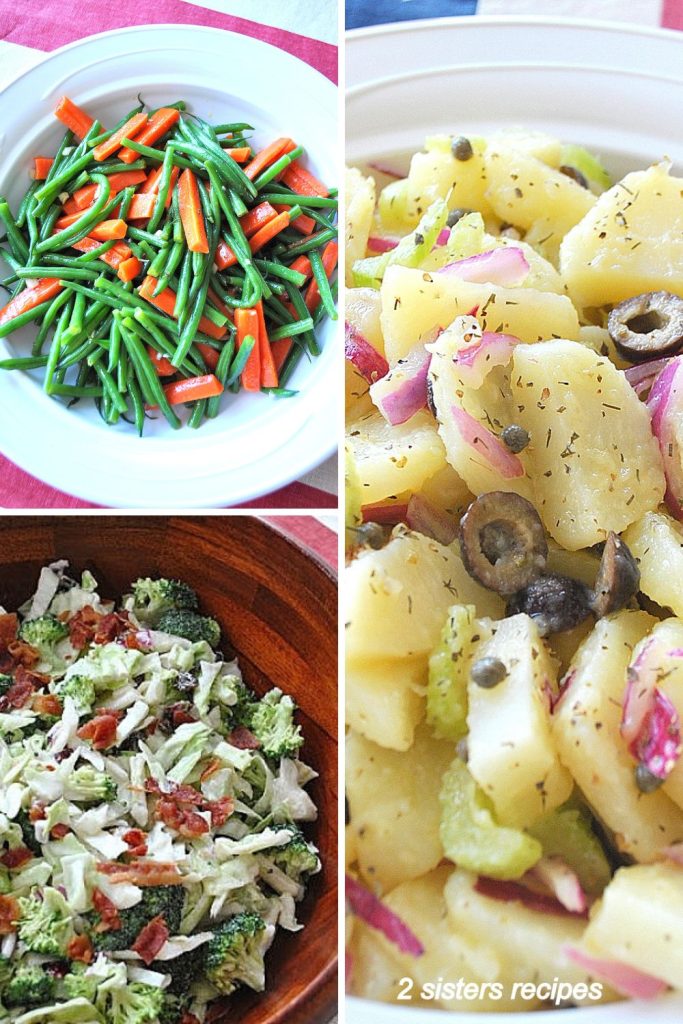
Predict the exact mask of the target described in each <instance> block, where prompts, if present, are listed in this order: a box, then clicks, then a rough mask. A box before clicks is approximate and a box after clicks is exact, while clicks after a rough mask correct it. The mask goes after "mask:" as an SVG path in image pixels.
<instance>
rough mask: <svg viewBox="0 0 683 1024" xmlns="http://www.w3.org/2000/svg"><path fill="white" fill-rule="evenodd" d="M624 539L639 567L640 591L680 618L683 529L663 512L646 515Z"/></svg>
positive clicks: (682, 605) (631, 528) (682, 604)
mask: <svg viewBox="0 0 683 1024" xmlns="http://www.w3.org/2000/svg"><path fill="white" fill-rule="evenodd" d="M624 540H625V541H626V543H627V544H628V546H629V547H630V549H631V552H632V553H633V556H634V558H635V560H636V561H637V563H638V565H639V566H640V589H641V590H642V592H643V593H644V594H647V596H648V597H649V598H651V599H652V600H653V601H656V602H657V604H661V605H662V606H663V607H664V608H671V610H672V612H674V614H675V615H678V617H679V618H683V526H682V525H681V524H680V523H677V522H676V520H675V519H672V517H671V516H670V515H668V514H667V513H666V512H661V511H657V512H647V513H646V514H645V515H644V516H643V518H642V519H639V520H638V522H637V523H633V525H632V526H629V528H628V530H627V531H626V533H625V534H624Z"/></svg>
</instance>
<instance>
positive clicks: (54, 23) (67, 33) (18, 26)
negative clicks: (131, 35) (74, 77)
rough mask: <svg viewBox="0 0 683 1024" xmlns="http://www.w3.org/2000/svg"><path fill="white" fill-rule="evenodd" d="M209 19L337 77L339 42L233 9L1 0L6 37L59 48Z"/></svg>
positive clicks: (132, 0) (0, 30)
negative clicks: (120, 32)
mask: <svg viewBox="0 0 683 1024" xmlns="http://www.w3.org/2000/svg"><path fill="white" fill-rule="evenodd" d="M168 23H171V24H175V25H206V26H209V27H211V28H222V29H225V30H228V31H231V32H238V33H239V34H240V35H244V36H251V37H252V38H253V39H261V40H263V42H266V43H272V44H273V46H277V47H278V48H279V49H281V50H286V51H287V53H291V54H293V55H294V56H295V57H298V58H299V59H300V60H303V61H305V62H306V63H307V64H310V65H311V66H312V67H314V68H316V69H317V70H318V71H320V72H321V73H322V74H323V75H325V76H326V77H327V78H329V79H330V80H331V81H333V82H336V81H337V48H336V46H332V45H330V44H329V43H321V42H318V40H316V39H309V38H308V37H307V36H301V35H298V34H297V33H295V32H286V31H285V30H284V29H279V28H272V27H271V26H269V25H259V24H258V23H257V22H255V21H247V20H246V19H244V18H236V17H234V16H233V15H229V14H218V13H217V12H215V11H207V10H205V9H204V8H201V7H195V6H194V5H192V4H187V3H183V2H182V0H160V2H158V3H156V4H142V3H140V0H115V2H109V0H87V2H86V3H83V0H48V2H47V3H45V2H43V0H21V2H20V3H17V2H16V0H0V38H1V39H5V40H6V41H7V42H10V43H19V44H20V45H22V46H32V47H34V48H35V49H37V50H56V49H57V47H59V46H65V45H66V44H67V43H73V42H75V41H76V40H77V39H82V38H83V37H84V36H88V35H93V34H94V33H96V32H106V31H109V30H110V29H115V28H128V27H129V26H131V25H161V24H168Z"/></svg>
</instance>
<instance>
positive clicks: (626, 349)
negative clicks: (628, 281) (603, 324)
mask: <svg viewBox="0 0 683 1024" xmlns="http://www.w3.org/2000/svg"><path fill="white" fill-rule="evenodd" d="M607 329H608V330H609V333H610V337H611V338H612V341H613V342H614V344H615V345H616V347H617V349H618V350H619V352H620V353H621V355H622V356H624V358H625V359H629V360H630V361H631V362H632V363H639V362H643V361H645V360H647V359H653V358H654V357H655V356H663V355H665V354H667V353H670V354H673V353H674V352H677V351H678V350H679V349H680V348H681V347H682V346H683V299H681V298H680V297H679V296H678V295H672V294H671V292H645V293H644V294H643V295H634V296H633V298H631V299H624V301H623V302H620V303H619V305H618V306H615V307H614V309H613V310H612V312H611V313H610V315H609V319H608V321H607Z"/></svg>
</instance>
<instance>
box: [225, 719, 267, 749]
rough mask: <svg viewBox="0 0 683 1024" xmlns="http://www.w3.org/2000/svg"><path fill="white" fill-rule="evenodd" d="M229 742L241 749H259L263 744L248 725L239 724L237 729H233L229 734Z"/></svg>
mask: <svg viewBox="0 0 683 1024" xmlns="http://www.w3.org/2000/svg"><path fill="white" fill-rule="evenodd" d="M228 743H230V744H232V746H233V747H237V748H238V749H239V750H258V748H259V747H260V746H261V743H260V742H259V740H257V739H256V737H255V736H254V734H253V732H252V731H251V729H247V727H246V725H238V726H237V728H236V729H233V730H232V732H231V733H230V735H229V736H228Z"/></svg>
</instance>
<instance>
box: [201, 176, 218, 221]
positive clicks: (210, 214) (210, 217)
mask: <svg viewBox="0 0 683 1024" xmlns="http://www.w3.org/2000/svg"><path fill="white" fill-rule="evenodd" d="M197 186H198V189H199V199H200V202H201V204H202V210H203V212H204V219H205V220H206V221H207V222H209V223H211V224H215V223H216V218H215V217H214V211H213V206H212V204H211V199H210V197H209V193H208V192H207V191H206V185H205V184H204V182H203V181H198V182H197Z"/></svg>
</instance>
